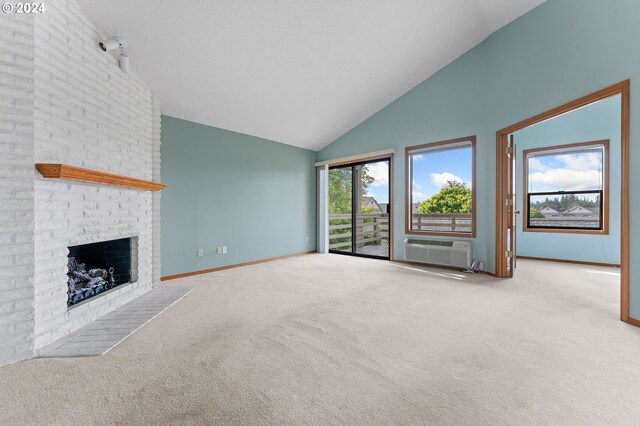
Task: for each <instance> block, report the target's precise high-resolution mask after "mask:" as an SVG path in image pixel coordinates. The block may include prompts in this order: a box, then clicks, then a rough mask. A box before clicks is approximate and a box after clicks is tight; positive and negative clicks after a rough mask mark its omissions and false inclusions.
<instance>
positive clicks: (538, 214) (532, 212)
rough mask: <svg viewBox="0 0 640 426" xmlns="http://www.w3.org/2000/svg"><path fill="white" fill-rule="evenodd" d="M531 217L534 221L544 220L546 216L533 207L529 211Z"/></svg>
mask: <svg viewBox="0 0 640 426" xmlns="http://www.w3.org/2000/svg"><path fill="white" fill-rule="evenodd" d="M529 217H530V218H532V219H544V215H543V214H542V212H541V211H540V210H538V209H536V208H533V207H531V208H530V209H529Z"/></svg>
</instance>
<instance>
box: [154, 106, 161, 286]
mask: <svg viewBox="0 0 640 426" xmlns="http://www.w3.org/2000/svg"><path fill="white" fill-rule="evenodd" d="M160 130H161V123H160V99H159V98H158V97H157V96H154V97H153V180H155V181H160V180H161V179H160V178H161V176H160ZM152 197H153V282H154V284H159V283H160V253H161V252H160V241H161V235H160V233H161V230H160V197H161V192H160V191H157V192H154V193H153V195H152Z"/></svg>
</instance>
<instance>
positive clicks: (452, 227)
mask: <svg viewBox="0 0 640 426" xmlns="http://www.w3.org/2000/svg"><path fill="white" fill-rule="evenodd" d="M351 221H352V216H351V214H330V215H329V249H334V250H343V251H349V250H350V249H351V247H352V241H353V235H352V227H351ZM411 229H412V230H414V231H440V232H471V214H468V213H450V214H424V213H414V214H413V215H412V226H411ZM385 244H387V245H388V244H389V214H387V213H370V214H358V215H356V247H362V246H365V245H385Z"/></svg>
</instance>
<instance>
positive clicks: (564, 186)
mask: <svg viewBox="0 0 640 426" xmlns="http://www.w3.org/2000/svg"><path fill="white" fill-rule="evenodd" d="M553 158H554V159H555V160H557V161H559V162H561V163H563V164H564V165H563V166H560V167H557V166H556V167H549V166H547V165H545V164H543V163H542V162H541V161H539V160H538V159H536V158H532V159H531V160H530V161H529V168H530V170H531V171H533V172H534V173H531V174H530V176H529V181H530V182H531V183H533V184H537V185H539V186H542V187H543V188H541V189H542V190H564V191H581V190H585V189H600V188H601V187H602V172H601V170H602V156H601V154H598V153H593V152H590V153H580V154H562V155H556V156H554V157H553ZM532 160H535V162H534V161H532ZM532 163H533V164H532ZM534 188H535V185H534Z"/></svg>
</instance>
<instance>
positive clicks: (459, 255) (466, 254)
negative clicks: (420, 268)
mask: <svg viewBox="0 0 640 426" xmlns="http://www.w3.org/2000/svg"><path fill="white" fill-rule="evenodd" d="M471 246H472V244H471V241H443V240H426V239H420V238H407V239H405V240H404V258H405V260H408V261H411V262H420V263H428V264H432V265H443V266H455V267H458V268H468V267H469V265H471V259H472V257H471Z"/></svg>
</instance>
